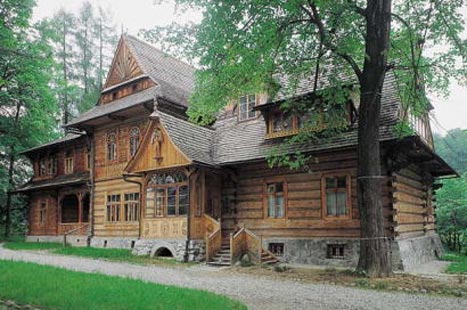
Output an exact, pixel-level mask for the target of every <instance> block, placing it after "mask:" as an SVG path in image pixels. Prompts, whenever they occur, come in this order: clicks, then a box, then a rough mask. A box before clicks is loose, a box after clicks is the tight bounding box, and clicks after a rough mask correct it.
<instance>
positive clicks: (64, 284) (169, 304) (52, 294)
mask: <svg viewBox="0 0 467 310" xmlns="http://www.w3.org/2000/svg"><path fill="white" fill-rule="evenodd" d="M0 287H1V288H2V289H1V290H0V298H1V299H11V300H15V301H16V302H18V303H20V304H32V305H35V306H38V307H44V308H47V309H60V310H72V309H87V310H93V309H96V310H106V309H111V310H119V309H122V310H124V309H125V310H126V309H139V310H145V309H226V310H227V309H246V307H245V306H244V305H242V304H241V303H239V302H237V301H234V300H232V299H230V298H227V297H224V296H220V295H216V294H213V293H209V292H204V291H198V290H193V289H185V288H178V287H173V286H165V285H159V284H153V283H146V282H143V281H140V280H132V279H127V278H119V277H111V276H105V275H100V274H87V273H82V272H74V271H67V270H64V269H59V268H55V267H49V266H41V265H37V264H31V263H22V262H12V261H2V260H0Z"/></svg>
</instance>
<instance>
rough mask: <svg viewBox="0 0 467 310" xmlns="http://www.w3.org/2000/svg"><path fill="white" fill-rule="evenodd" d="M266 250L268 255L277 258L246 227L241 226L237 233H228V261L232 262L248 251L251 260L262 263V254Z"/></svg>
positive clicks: (260, 239)
mask: <svg viewBox="0 0 467 310" xmlns="http://www.w3.org/2000/svg"><path fill="white" fill-rule="evenodd" d="M263 252H266V253H268V254H269V256H271V257H273V258H275V259H277V257H276V256H275V255H274V254H273V253H271V252H270V251H268V250H265V249H264V248H263V240H262V238H260V237H258V236H257V235H256V234H255V233H253V232H252V231H251V230H249V229H248V228H245V227H243V228H241V229H240V230H239V231H238V232H237V233H235V234H230V255H231V257H230V261H231V264H234V263H235V261H236V260H238V259H240V258H241V255H243V254H245V253H249V254H250V255H251V257H252V260H253V261H255V262H256V263H259V264H262V254H263Z"/></svg>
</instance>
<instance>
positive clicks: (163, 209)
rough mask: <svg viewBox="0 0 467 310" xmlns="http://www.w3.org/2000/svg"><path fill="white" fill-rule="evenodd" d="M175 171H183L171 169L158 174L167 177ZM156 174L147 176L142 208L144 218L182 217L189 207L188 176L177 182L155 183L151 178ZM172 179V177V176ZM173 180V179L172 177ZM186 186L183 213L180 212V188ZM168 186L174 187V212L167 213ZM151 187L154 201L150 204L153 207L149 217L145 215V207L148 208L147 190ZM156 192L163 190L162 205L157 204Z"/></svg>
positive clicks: (186, 213)
mask: <svg viewBox="0 0 467 310" xmlns="http://www.w3.org/2000/svg"><path fill="white" fill-rule="evenodd" d="M177 173H183V172H180V171H173V172H161V173H159V175H163V176H165V177H166V178H167V176H169V175H172V174H174V175H175V174H177ZM156 175H157V174H155V175H152V176H149V177H148V181H147V182H146V184H147V185H146V188H145V193H146V204H145V210H144V216H145V218H164V217H165V218H171V217H184V216H187V215H188V209H189V208H190V186H189V179H188V176H186V175H185V174H184V175H185V177H186V179H185V180H183V181H179V182H173V183H165V184H157V183H152V182H151V180H152V179H153V177H156ZM172 179H174V178H172ZM174 180H175V179H174ZM182 187H186V199H187V200H186V201H187V204H186V208H185V213H180V200H181V199H180V188H182ZM170 188H175V195H174V197H175V205H174V206H175V210H174V212H175V213H174V214H169V189H170ZM149 189H151V190H152V191H154V198H153V199H154V203H153V204H152V208H154V215H153V217H149V216H148V215H147V209H148V203H147V200H148V198H147V197H148V194H147V193H148V190H149ZM158 192H163V196H162V198H163V200H162V206H160V205H158Z"/></svg>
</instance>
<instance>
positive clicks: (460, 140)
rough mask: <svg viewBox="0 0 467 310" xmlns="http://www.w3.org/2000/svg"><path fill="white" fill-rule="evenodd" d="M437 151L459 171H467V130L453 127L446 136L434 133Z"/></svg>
mask: <svg viewBox="0 0 467 310" xmlns="http://www.w3.org/2000/svg"><path fill="white" fill-rule="evenodd" d="M434 142H435V146H436V153H438V154H439V155H440V156H441V157H442V158H443V159H444V160H446V162H447V163H448V164H449V165H451V167H453V168H454V169H455V170H456V171H457V172H458V173H460V174H462V173H465V172H467V131H466V130H462V129H460V128H456V129H452V130H449V132H447V134H446V135H445V136H441V135H439V134H435V135H434Z"/></svg>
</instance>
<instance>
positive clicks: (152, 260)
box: [52, 247, 195, 266]
mask: <svg viewBox="0 0 467 310" xmlns="http://www.w3.org/2000/svg"><path fill="white" fill-rule="evenodd" d="M52 253H55V254H62V255H73V256H80V257H89V258H98V259H106V260H111V261H116V262H127V263H135V264H144V265H147V264H156V265H161V264H162V265H183V266H190V265H193V264H195V263H182V262H179V261H176V260H175V259H166V258H157V257H149V256H136V255H133V254H131V250H125V249H101V248H90V247H66V248H64V247H62V248H59V249H55V250H53V251H52Z"/></svg>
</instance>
